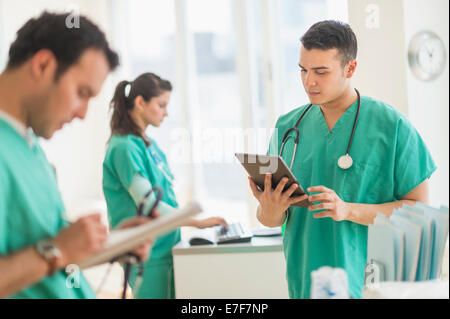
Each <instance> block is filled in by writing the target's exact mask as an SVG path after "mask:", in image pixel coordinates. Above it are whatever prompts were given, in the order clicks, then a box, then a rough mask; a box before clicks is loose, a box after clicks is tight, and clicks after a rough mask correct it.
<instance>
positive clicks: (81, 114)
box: [74, 101, 89, 120]
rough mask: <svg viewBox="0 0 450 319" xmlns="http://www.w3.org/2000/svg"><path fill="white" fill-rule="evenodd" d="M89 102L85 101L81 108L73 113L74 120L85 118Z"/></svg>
mask: <svg viewBox="0 0 450 319" xmlns="http://www.w3.org/2000/svg"><path fill="white" fill-rule="evenodd" d="M88 105H89V101H85V102H83V103H82V104H81V106H80V107H79V108H78V109H77V112H76V113H75V116H74V117H75V118H79V119H81V120H84V119H85V118H86V114H87V110H88Z"/></svg>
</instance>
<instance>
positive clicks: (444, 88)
mask: <svg viewBox="0 0 450 319" xmlns="http://www.w3.org/2000/svg"><path fill="white" fill-rule="evenodd" d="M448 12H449V1H448V0H427V1H425V0H404V26H405V29H404V30H405V31H404V32H405V39H406V43H407V44H408V43H409V41H410V40H411V38H412V37H413V36H414V35H415V34H416V33H417V32H419V31H422V30H424V29H426V30H430V31H433V32H435V33H436V34H438V35H439V36H440V37H441V39H442V40H443V42H444V44H445V47H446V51H447V63H446V67H445V70H444V72H443V73H442V74H441V75H440V76H439V77H438V78H437V79H436V80H433V81H431V82H423V81H421V80H419V79H417V78H416V77H414V75H413V74H412V72H411V69H410V68H408V71H407V73H406V80H407V84H408V101H409V102H408V115H409V119H410V120H411V122H412V123H413V124H414V126H415V127H416V128H417V129H418V131H419V132H420V134H421V135H422V137H423V138H424V140H425V142H426V143H427V145H428V147H429V148H430V151H431V154H432V155H433V158H434V160H435V161H436V165H437V166H438V170H437V171H436V173H435V174H434V175H433V176H432V177H431V179H430V185H431V193H430V199H431V202H432V204H434V205H441V204H445V205H448V204H449V195H448V194H449V178H448V177H449V157H448V149H449V140H448V136H449V126H448V122H449V118H448V116H449V114H448V108H449V93H448V92H449V91H448V86H449V74H448V69H449V68H448V67H449V60H448V59H449V13H448Z"/></svg>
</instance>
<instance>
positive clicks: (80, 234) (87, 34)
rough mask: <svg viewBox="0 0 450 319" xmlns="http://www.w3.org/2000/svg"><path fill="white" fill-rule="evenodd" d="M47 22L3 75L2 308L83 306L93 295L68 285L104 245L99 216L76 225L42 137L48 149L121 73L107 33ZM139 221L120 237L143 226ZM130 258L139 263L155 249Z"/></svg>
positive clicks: (31, 25)
mask: <svg viewBox="0 0 450 319" xmlns="http://www.w3.org/2000/svg"><path fill="white" fill-rule="evenodd" d="M68 16H69V14H50V13H47V12H44V13H43V14H42V15H41V16H40V17H38V18H36V19H31V20H29V21H28V22H27V23H26V24H25V25H24V26H23V27H22V28H21V29H20V30H19V31H18V33H17V38H16V40H15V41H14V43H13V44H12V45H11V49H10V51H9V61H8V65H7V67H6V70H5V71H4V72H3V73H1V74H0V141H1V142H0V181H1V186H0V273H1V276H0V298H12V299H30V298H32V299H35V298H45V299H85V298H95V297H96V295H95V293H94V291H93V290H92V288H91V287H90V285H89V283H88V282H87V280H86V279H85V277H84V276H83V275H82V274H80V276H79V278H80V280H79V282H78V283H77V285H73V286H70V285H67V281H68V274H67V273H65V271H64V269H65V268H66V266H67V265H70V264H78V263H81V262H83V261H85V260H87V259H89V258H90V257H92V256H95V255H96V254H97V253H98V252H100V251H101V250H102V248H103V244H104V243H105V241H106V239H107V235H108V234H107V228H106V226H104V225H103V224H102V222H101V216H100V214H92V215H89V216H84V217H82V218H80V219H79V220H77V221H76V222H75V223H69V222H67V221H66V219H65V208H64V205H63V201H62V198H61V194H60V192H59V189H58V185H57V181H56V176H55V172H54V171H53V168H52V166H51V165H50V163H49V162H48V160H47V158H46V156H45V154H44V152H43V150H42V149H41V147H40V145H39V141H38V137H42V138H44V139H50V138H51V137H52V136H53V134H54V133H55V132H56V131H58V130H60V129H61V128H62V127H63V125H64V124H65V123H69V122H71V121H72V120H73V119H75V118H80V119H84V117H85V116H86V112H87V108H88V102H89V100H90V99H91V98H92V97H94V96H96V95H97V94H98V93H99V92H100V90H101V87H102V85H103V82H104V80H105V79H106V77H107V75H108V74H109V72H110V71H112V70H114V69H115V68H116V67H117V65H118V62H119V61H118V56H117V54H116V53H115V52H113V51H112V50H111V49H110V47H109V45H108V43H107V41H106V39H105V35H104V34H103V32H101V31H100V30H99V29H98V27H97V26H96V25H95V24H93V23H92V22H91V21H90V20H88V19H87V18H85V17H80V27H79V28H75V29H70V28H68V27H67V26H66V21H67V17H68ZM148 221H149V219H145V218H135V219H131V220H127V221H125V222H124V223H123V224H122V225H120V226H119V227H118V228H130V227H135V226H138V225H142V224H145V223H147V222H148ZM138 246H139V247H135V248H134V249H133V253H134V254H135V255H137V256H138V257H139V258H140V259H141V260H146V259H147V258H148V255H149V250H150V242H149V241H147V242H144V243H141V244H140V245H138Z"/></svg>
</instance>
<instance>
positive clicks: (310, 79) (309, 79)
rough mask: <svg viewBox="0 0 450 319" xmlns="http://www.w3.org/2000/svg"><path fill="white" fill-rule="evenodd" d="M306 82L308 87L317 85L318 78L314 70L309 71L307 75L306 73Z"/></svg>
mask: <svg viewBox="0 0 450 319" xmlns="http://www.w3.org/2000/svg"><path fill="white" fill-rule="evenodd" d="M305 77H306V78H305V84H306V87H313V86H315V85H316V84H317V83H316V78H315V76H314V73H313V72H308V73H307V74H306V75H305Z"/></svg>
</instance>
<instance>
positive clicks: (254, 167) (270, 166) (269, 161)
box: [235, 153, 311, 207]
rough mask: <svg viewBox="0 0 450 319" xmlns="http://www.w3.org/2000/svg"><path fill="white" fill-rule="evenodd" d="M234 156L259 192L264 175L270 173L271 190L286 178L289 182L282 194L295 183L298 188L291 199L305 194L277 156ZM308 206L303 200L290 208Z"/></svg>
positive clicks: (306, 200)
mask: <svg viewBox="0 0 450 319" xmlns="http://www.w3.org/2000/svg"><path fill="white" fill-rule="evenodd" d="M235 156H236V158H237V159H238V160H239V162H240V163H241V164H242V166H244V168H245V170H246V171H247V173H248V174H249V175H250V177H251V178H252V179H253V181H254V182H255V184H256V185H257V186H258V187H259V188H260V189H261V190H264V180H265V179H266V174H268V173H270V174H272V188H275V187H277V185H278V183H279V182H280V181H281V179H282V178H284V177H287V178H288V179H289V180H288V182H287V183H286V185H285V187H284V189H283V192H284V191H286V190H287V189H288V188H289V187H291V185H292V184H294V183H297V184H298V188H297V189H296V190H295V191H294V193H293V194H292V195H291V197H297V196H302V195H304V194H306V192H305V191H304V190H303V188H302V186H301V185H300V183H299V182H298V181H297V179H296V178H295V176H294V174H292V172H291V170H290V169H289V168H288V166H287V165H286V163H285V162H284V160H283V158H282V157H280V156H278V155H258V154H247V153H236V154H235ZM309 205H311V203H310V202H309V200H308V199H305V200H303V201H301V202H298V203H295V204H293V205H292V206H297V207H308V206H309Z"/></svg>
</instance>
